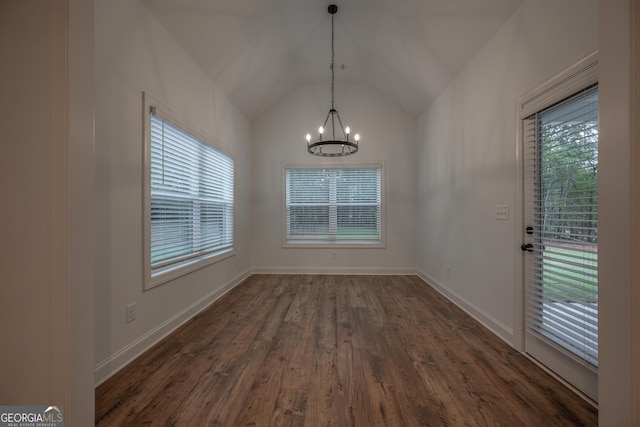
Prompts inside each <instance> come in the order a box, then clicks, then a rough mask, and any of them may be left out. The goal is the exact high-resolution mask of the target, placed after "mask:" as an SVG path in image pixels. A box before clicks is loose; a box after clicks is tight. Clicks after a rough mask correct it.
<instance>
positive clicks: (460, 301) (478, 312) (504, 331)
mask: <svg viewBox="0 0 640 427" xmlns="http://www.w3.org/2000/svg"><path fill="white" fill-rule="evenodd" d="M417 275H418V277H420V278H421V279H422V280H424V281H425V282H426V283H427V285H429V286H431V287H432V288H434V289H435V290H436V291H438V292H440V293H441V294H442V295H443V296H444V297H445V298H447V299H448V300H449V301H451V302H452V303H454V304H455V305H457V306H458V307H459V308H460V309H461V310H463V311H464V312H465V313H467V314H468V315H470V316H471V317H473V318H474V319H476V320H477V321H478V322H480V323H481V324H482V325H484V326H485V327H486V328H488V329H489V330H490V331H491V332H493V333H494V334H495V335H497V336H498V337H499V338H501V339H502V340H503V341H504V342H506V343H507V344H509V345H510V346H512V347H513V346H514V338H515V336H514V332H513V329H512V328H509V327H508V326H507V325H505V324H504V323H502V322H500V321H499V320H498V319H496V318H495V317H493V316H491V315H490V314H489V313H487V312H486V311H484V310H483V309H482V308H480V307H478V306H476V305H475V304H473V303H472V302H470V301H469V300H467V299H465V298H463V297H461V296H460V295H458V294H457V293H456V292H454V291H452V290H451V289H449V288H447V287H446V286H444V285H442V284H441V283H439V282H438V281H437V280H435V279H433V278H432V277H430V276H429V275H427V274H426V273H424V272H423V271H420V270H418V271H417Z"/></svg>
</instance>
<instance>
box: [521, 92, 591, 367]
mask: <svg viewBox="0 0 640 427" xmlns="http://www.w3.org/2000/svg"><path fill="white" fill-rule="evenodd" d="M597 103H598V92H597V86H593V87H591V88H588V89H586V90H584V91H582V92H580V93H579V94H577V95H575V96H573V97H571V98H569V99H567V100H565V101H562V102H560V103H558V104H556V105H554V106H552V107H550V108H548V109H545V110H543V111H540V112H539V113H537V114H535V115H533V116H531V117H529V118H528V119H525V121H524V126H525V129H524V130H525V174H526V179H525V198H526V200H527V204H528V205H529V206H525V208H526V209H525V210H526V211H527V212H531V215H530V218H527V222H528V224H527V225H531V226H533V234H532V236H531V237H533V248H532V252H531V253H530V254H529V255H530V256H532V257H533V259H532V262H530V263H528V268H527V271H526V275H527V288H526V309H525V311H526V319H525V322H526V328H527V330H528V331H529V332H530V333H533V334H535V335H536V336H538V337H539V338H540V339H542V340H544V341H547V342H548V343H549V344H551V345H553V346H555V347H557V348H558V349H559V350H561V351H563V352H565V353H566V354H568V355H569V356H571V357H572V358H574V359H577V360H578V361H580V362H581V363H582V364H583V365H585V366H587V367H597V365H598V227H597V225H598V222H597V221H598V213H597V202H598V196H597V182H598V106H597Z"/></svg>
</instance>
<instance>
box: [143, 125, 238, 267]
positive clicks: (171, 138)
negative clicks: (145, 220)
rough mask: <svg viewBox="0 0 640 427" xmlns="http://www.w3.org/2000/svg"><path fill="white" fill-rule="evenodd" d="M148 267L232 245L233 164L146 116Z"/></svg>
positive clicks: (182, 259)
mask: <svg viewBox="0 0 640 427" xmlns="http://www.w3.org/2000/svg"><path fill="white" fill-rule="evenodd" d="M150 223H151V267H152V270H158V269H161V268H164V267H167V266H172V265H175V264H179V263H182V262H184V261H187V260H191V259H194V258H199V257H202V256H204V255H207V254H210V253H214V252H217V251H220V250H225V249H228V248H230V247H231V246H232V244H233V160H232V159H231V158H230V157H229V156H227V155H226V154H224V153H222V152H220V151H218V150H216V149H214V148H213V147H211V146H210V145H208V144H205V143H203V142H201V141H199V140H198V139H196V138H195V137H193V136H192V135H190V134H189V133H187V132H185V131H183V130H181V129H180V128H178V127H177V126H175V125H173V124H171V123H170V122H168V121H166V120H164V119H162V118H161V117H159V116H158V115H155V114H151V221H150Z"/></svg>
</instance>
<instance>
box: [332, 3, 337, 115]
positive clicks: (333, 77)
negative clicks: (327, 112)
mask: <svg viewBox="0 0 640 427" xmlns="http://www.w3.org/2000/svg"><path fill="white" fill-rule="evenodd" d="M333 17H334V15H331V109H332V110H333V109H334V108H335V107H334V95H333V93H334V87H335V80H336V78H335V68H334V62H335V51H334V47H333V45H334V39H335V36H334V32H333Z"/></svg>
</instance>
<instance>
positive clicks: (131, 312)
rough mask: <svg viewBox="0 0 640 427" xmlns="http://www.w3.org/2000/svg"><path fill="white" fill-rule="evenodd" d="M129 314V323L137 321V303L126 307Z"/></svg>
mask: <svg viewBox="0 0 640 427" xmlns="http://www.w3.org/2000/svg"><path fill="white" fill-rule="evenodd" d="M125 310H126V312H127V323H130V322H133V321H134V320H136V303H135V302H132V303H131V304H129V305H128V306H126V307H125Z"/></svg>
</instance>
